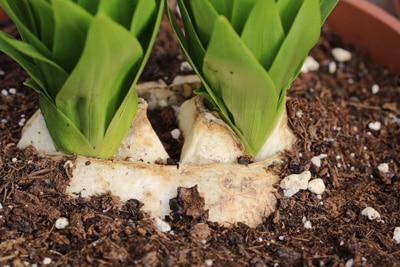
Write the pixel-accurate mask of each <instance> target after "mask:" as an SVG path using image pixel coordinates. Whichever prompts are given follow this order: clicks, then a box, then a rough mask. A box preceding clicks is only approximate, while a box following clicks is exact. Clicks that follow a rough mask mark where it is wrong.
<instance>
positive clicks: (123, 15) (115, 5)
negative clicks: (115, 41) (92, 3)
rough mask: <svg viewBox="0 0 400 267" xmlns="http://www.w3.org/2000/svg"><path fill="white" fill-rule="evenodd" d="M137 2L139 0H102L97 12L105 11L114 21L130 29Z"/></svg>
mask: <svg viewBox="0 0 400 267" xmlns="http://www.w3.org/2000/svg"><path fill="white" fill-rule="evenodd" d="M148 1H150V0H148ZM135 2H137V0H136V1H132V0H117V1H115V0H114V1H110V0H101V1H100V5H99V7H98V11H97V12H104V13H105V14H107V15H108V16H109V17H110V18H111V19H112V20H113V21H115V22H117V23H118V24H121V25H122V26H123V27H124V28H125V29H129V28H130V25H131V20H132V14H133V11H134V9H135V6H136V4H135Z"/></svg>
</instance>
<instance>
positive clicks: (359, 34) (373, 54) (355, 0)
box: [328, 0, 400, 73]
mask: <svg viewBox="0 0 400 267" xmlns="http://www.w3.org/2000/svg"><path fill="white" fill-rule="evenodd" d="M396 2H397V5H400V3H398V1H397V0H396ZM328 24H329V26H330V27H331V29H332V30H333V31H334V32H335V33H336V34H338V35H339V36H340V37H341V38H342V40H343V41H344V42H347V43H351V44H357V45H360V46H361V47H363V48H364V49H365V50H366V52H367V55H368V56H369V57H370V59H371V60H372V61H374V62H376V63H378V64H381V65H383V66H385V67H388V68H390V69H391V70H394V71H395V72H397V73H400V20H398V19H396V18H395V17H394V16H392V15H390V14H389V13H387V12H385V11H384V10H382V9H381V8H379V7H377V6H376V5H374V4H372V3H370V2H369V1H365V0H340V1H339V3H338V5H337V6H336V7H335V9H334V10H333V11H332V13H331V15H330V16H329V18H328Z"/></svg>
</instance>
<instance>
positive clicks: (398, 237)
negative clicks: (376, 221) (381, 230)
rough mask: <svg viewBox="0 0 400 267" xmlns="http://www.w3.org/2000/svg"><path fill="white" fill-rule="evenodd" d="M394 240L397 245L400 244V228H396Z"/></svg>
mask: <svg viewBox="0 0 400 267" xmlns="http://www.w3.org/2000/svg"><path fill="white" fill-rule="evenodd" d="M393 240H394V241H396V243H397V244H400V226H398V227H396V228H394V232H393Z"/></svg>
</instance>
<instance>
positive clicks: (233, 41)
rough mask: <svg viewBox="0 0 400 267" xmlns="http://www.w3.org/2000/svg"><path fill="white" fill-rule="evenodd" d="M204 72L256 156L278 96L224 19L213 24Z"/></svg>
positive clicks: (272, 120)
mask: <svg viewBox="0 0 400 267" xmlns="http://www.w3.org/2000/svg"><path fill="white" fill-rule="evenodd" d="M203 72H204V76H205V78H206V81H207V83H208V85H209V86H210V88H212V90H213V91H214V92H215V94H216V95H218V96H220V97H221V99H223V101H224V104H225V105H226V107H227V108H228V110H229V111H230V113H231V114H232V116H233V118H234V121H233V124H234V125H235V126H236V127H237V130H238V131H239V133H238V134H239V136H240V135H242V136H244V138H245V139H244V140H243V141H245V142H244V144H245V146H246V151H247V152H249V153H252V154H256V153H257V152H258V150H259V148H261V146H262V144H263V143H264V142H265V140H266V138H267V137H268V136H269V134H270V133H271V131H272V129H273V126H274V125H273V124H272V125H271V123H273V122H275V120H276V110H277V102H278V97H279V95H278V94H277V90H276V89H275V87H274V84H273V82H272V79H271V78H270V77H269V75H268V73H267V72H266V71H265V70H264V68H263V67H262V66H261V65H260V63H258V62H257V60H256V58H255V57H254V56H253V54H252V53H251V51H250V50H249V49H248V48H247V46H246V45H245V44H244V43H243V41H242V40H241V39H240V37H239V36H238V35H237V33H236V32H235V31H234V29H233V28H232V27H231V25H230V24H229V21H228V20H227V19H226V18H224V17H219V18H218V19H217V21H216V23H215V27H214V31H213V35H212V37H211V41H210V44H209V47H208V49H207V53H206V56H205V58H204V67H203ZM246 142H247V143H248V145H246Z"/></svg>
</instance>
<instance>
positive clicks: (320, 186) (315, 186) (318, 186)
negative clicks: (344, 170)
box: [307, 178, 325, 195]
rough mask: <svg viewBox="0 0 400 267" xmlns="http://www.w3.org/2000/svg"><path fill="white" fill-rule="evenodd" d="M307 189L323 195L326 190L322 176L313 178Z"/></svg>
mask: <svg viewBox="0 0 400 267" xmlns="http://www.w3.org/2000/svg"><path fill="white" fill-rule="evenodd" d="M307 189H308V190H309V191H311V192H312V193H314V194H316V195H321V194H322V193H323V192H324V191H325V184H324V181H323V180H322V179H321V178H317V179H314V180H311V181H310V182H309V183H308V186H307Z"/></svg>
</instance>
